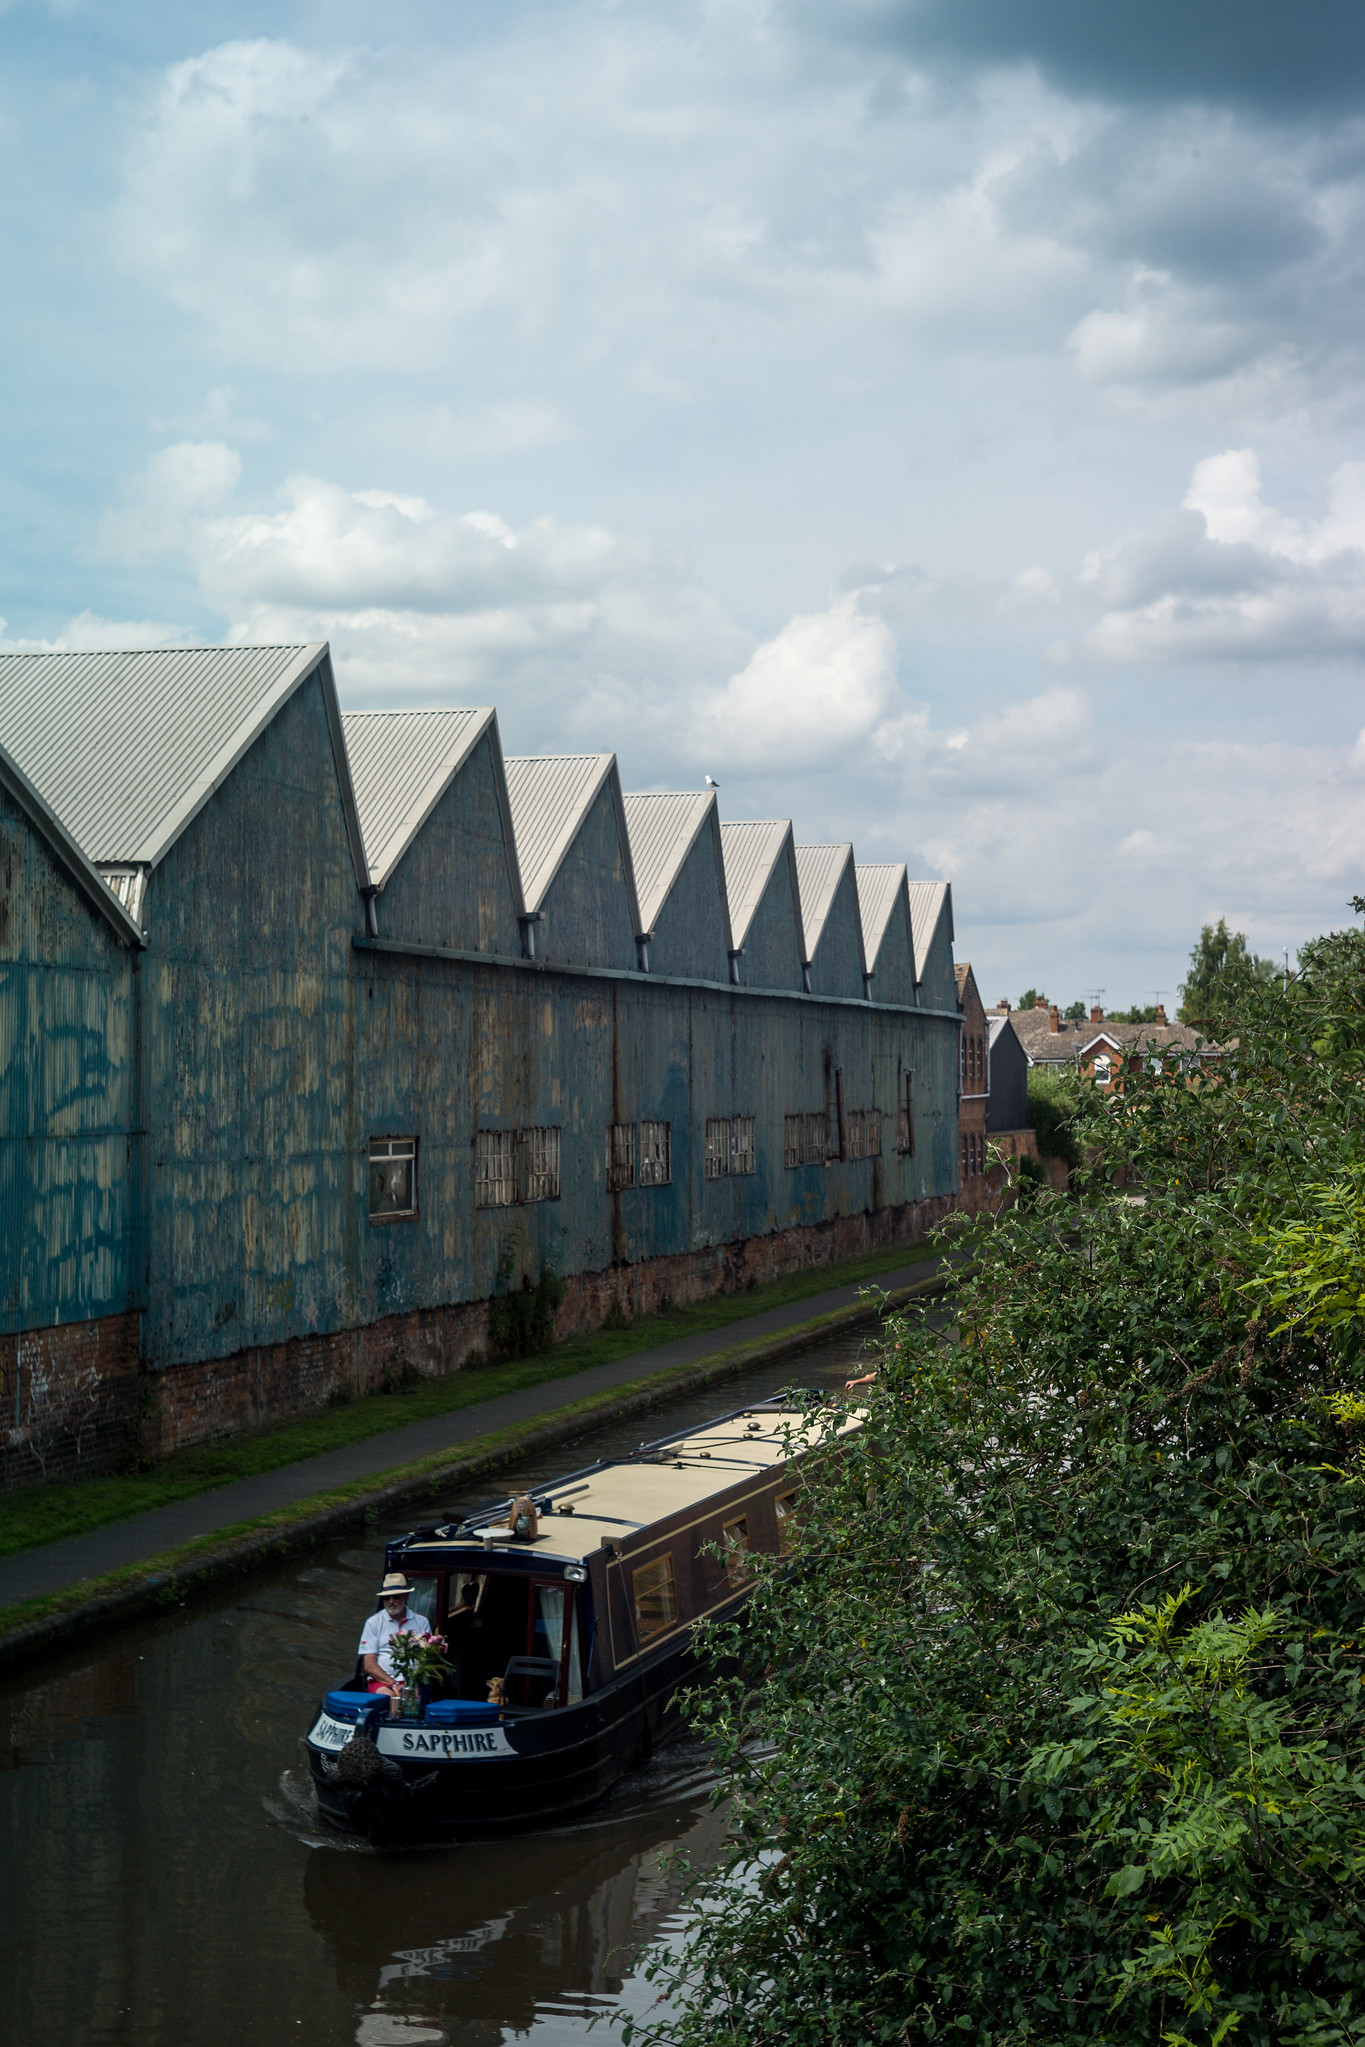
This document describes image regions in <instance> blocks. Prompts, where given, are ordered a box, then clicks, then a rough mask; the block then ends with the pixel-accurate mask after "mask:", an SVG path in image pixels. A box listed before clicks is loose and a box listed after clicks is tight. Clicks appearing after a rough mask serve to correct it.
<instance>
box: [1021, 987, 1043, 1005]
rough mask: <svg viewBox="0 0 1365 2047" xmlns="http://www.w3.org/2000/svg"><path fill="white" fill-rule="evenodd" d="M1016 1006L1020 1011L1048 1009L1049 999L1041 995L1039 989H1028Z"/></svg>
mask: <svg viewBox="0 0 1365 2047" xmlns="http://www.w3.org/2000/svg"><path fill="white" fill-rule="evenodd" d="M1016 1006H1017V1007H1018V1008H1019V1009H1046V1008H1047V997H1046V995H1043V994H1041V993H1040V992H1039V990H1038V989H1037V988H1026V989H1025V990H1024V992H1023V994H1022V995H1021V996H1020V997H1019V1001H1018V1004H1017V1005H1016Z"/></svg>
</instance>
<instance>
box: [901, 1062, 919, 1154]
mask: <svg viewBox="0 0 1365 2047" xmlns="http://www.w3.org/2000/svg"><path fill="white" fill-rule="evenodd" d="M897 1149H898V1150H899V1151H900V1152H901V1153H902V1154H903V1155H904V1157H906V1158H908V1159H912V1158H913V1157H914V1156H915V1076H914V1074H913V1073H907V1074H906V1076H905V1101H904V1103H903V1105H902V1107H901V1112H900V1134H899V1141H898V1145H897Z"/></svg>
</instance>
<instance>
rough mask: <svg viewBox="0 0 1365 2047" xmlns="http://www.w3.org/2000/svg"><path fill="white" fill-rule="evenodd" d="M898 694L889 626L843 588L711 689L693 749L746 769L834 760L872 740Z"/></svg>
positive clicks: (799, 766)
mask: <svg viewBox="0 0 1365 2047" xmlns="http://www.w3.org/2000/svg"><path fill="white" fill-rule="evenodd" d="M896 697H897V690H896V643H895V640H894V639H893V638H892V635H891V633H890V631H889V629H888V627H887V626H886V624H885V623H884V622H883V620H882V619H880V618H877V617H876V616H873V615H869V614H867V613H865V612H863V611H862V610H861V609H860V608H859V603H858V599H857V596H856V595H849V596H843V597H839V598H836V599H835V601H834V602H833V603H832V604H831V605H830V607H829V609H828V610H826V611H821V612H816V613H812V614H809V615H807V616H804V617H799V618H793V619H791V620H790V621H789V622H788V623H787V624H786V625H785V626H783V628H782V630H781V631H780V632H779V633H776V634H775V635H774V636H773V638H772V639H769V640H765V641H764V642H763V643H762V645H761V646H758V647H756V648H755V649H754V651H753V653H752V654H751V655H750V657H749V659H748V661H747V662H746V664H745V666H744V667H743V668H742V669H741V670H740V672H739V673H738V674H737V675H732V676H731V677H730V679H729V681H728V682H727V683H726V685H725V687H724V688H723V689H720V690H715V691H713V692H711V693H710V694H709V695H708V696H707V697H705V698H704V699H703V701H702V703H701V705H700V706H699V707H698V711H697V714H696V716H697V730H698V737H697V739H696V740H695V741H694V742H693V744H692V745H691V746H690V747H689V752H691V753H692V754H693V756H694V757H696V758H700V757H701V755H703V754H704V755H705V756H706V757H707V758H708V759H714V760H719V761H721V762H722V764H723V765H725V766H727V767H729V766H730V765H733V766H734V767H735V768H736V769H737V770H738V771H739V772H740V773H741V774H742V773H744V772H746V771H748V772H752V771H753V770H754V769H755V768H759V769H761V770H762V771H764V772H766V773H771V772H773V771H774V770H777V771H781V770H784V769H799V770H809V769H813V768H817V767H820V766H827V765H828V764H830V763H831V762H832V761H835V760H837V759H838V758H839V757H840V756H841V755H844V754H846V753H847V752H848V750H849V749H850V748H851V747H852V746H854V745H856V744H858V743H859V742H861V741H865V740H867V739H868V738H869V736H870V735H871V734H872V733H873V732H874V731H876V729H877V728H878V726H879V725H880V724H881V723H882V722H883V721H884V719H885V718H886V716H887V714H888V712H889V711H890V710H891V709H892V707H893V705H894V704H895V702H896Z"/></svg>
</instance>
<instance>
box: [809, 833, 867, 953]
mask: <svg viewBox="0 0 1365 2047" xmlns="http://www.w3.org/2000/svg"><path fill="white" fill-rule="evenodd" d="M852 858H853V848H852V846H850V845H843V846H798V847H797V849H796V880H797V884H798V886H799V888H800V890H801V923H802V927H803V929H804V931H805V944H806V958H807V960H813V959H814V958H815V948H816V946H817V945H818V944H819V943H820V935H821V933H822V932H823V931H824V928H825V919H826V918H827V917H828V916H829V912H830V905H831V904H832V903H833V901H834V896H835V891H836V890H837V889H838V886H839V883H840V882H841V881H842V880H843V877H844V869H845V868H846V867H847V865H848V863H849V861H850V860H851V859H852Z"/></svg>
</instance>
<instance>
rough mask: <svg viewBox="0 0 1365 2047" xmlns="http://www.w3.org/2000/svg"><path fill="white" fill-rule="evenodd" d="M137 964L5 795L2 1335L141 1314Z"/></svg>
mask: <svg viewBox="0 0 1365 2047" xmlns="http://www.w3.org/2000/svg"><path fill="white" fill-rule="evenodd" d="M136 970H137V969H136V965H135V961H134V956H133V955H132V953H131V952H130V951H129V950H128V948H127V947H125V946H122V945H120V944H119V942H118V940H117V939H116V937H115V936H114V933H113V931H112V930H111V929H110V927H109V925H108V924H107V923H106V922H105V921H104V919H103V918H101V917H100V916H99V915H98V914H97V912H96V911H94V910H93V909H92V908H91V906H90V904H89V903H88V902H87V901H86V900H85V898H84V896H82V895H81V894H80V893H79V891H78V890H77V889H76V888H75V887H74V886H73V884H72V883H71V881H70V880H69V879H68V878H67V875H66V874H65V873H64V871H63V870H62V868H61V867H60V866H59V865H58V864H57V862H56V860H55V859H54V858H53V856H52V855H51V853H49V851H48V849H47V847H46V845H45V844H44V843H43V841H42V840H41V839H40V838H39V836H38V834H37V833H36V831H35V830H34V829H33V828H32V826H31V825H30V824H29V821H28V819H27V818H26V817H25V816H24V815H23V813H22V812H21V811H19V810H18V809H17V808H16V807H15V806H14V805H13V803H12V802H11V800H10V798H9V797H8V795H7V794H6V793H5V791H4V790H3V789H0V1330H3V1331H5V1332H6V1333H8V1332H10V1331H13V1330H18V1329H35V1328H44V1327H48V1326H50V1325H52V1324H54V1323H59V1322H73V1321H80V1320H86V1319H88V1318H91V1317H94V1316H100V1315H115V1314H121V1313H123V1312H124V1311H125V1310H126V1309H127V1308H129V1307H130V1306H132V1307H135V1306H136V1305H137V1296H136V1285H135V1281H134V1279H133V1276H132V1270H131V1262H130V1261H131V1252H132V1241H131V1229H132V1221H133V1216H132V1192H131V1190H132V1187H133V1185H134V1184H135V1177H136V1176H135V1172H134V1171H133V1161H132V1160H131V1157H130V1154H131V1150H132V1145H133V1131H134V1128H135V1105H136V1086H137V1044H136V1029H135V1008H134V1001H133V977H134V974H135V972H136Z"/></svg>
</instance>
